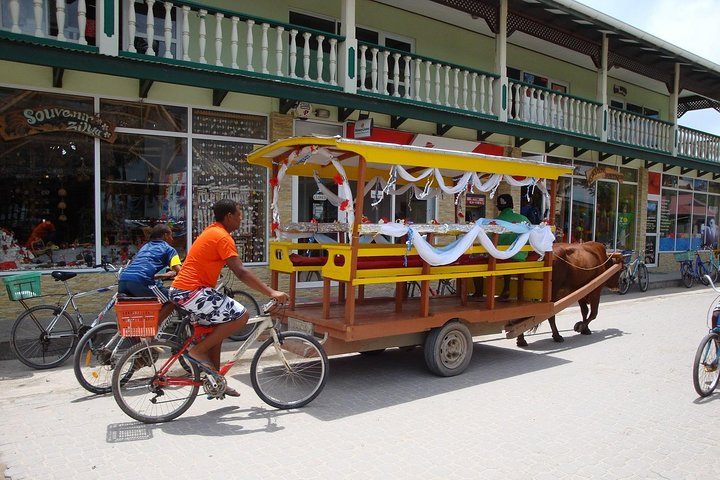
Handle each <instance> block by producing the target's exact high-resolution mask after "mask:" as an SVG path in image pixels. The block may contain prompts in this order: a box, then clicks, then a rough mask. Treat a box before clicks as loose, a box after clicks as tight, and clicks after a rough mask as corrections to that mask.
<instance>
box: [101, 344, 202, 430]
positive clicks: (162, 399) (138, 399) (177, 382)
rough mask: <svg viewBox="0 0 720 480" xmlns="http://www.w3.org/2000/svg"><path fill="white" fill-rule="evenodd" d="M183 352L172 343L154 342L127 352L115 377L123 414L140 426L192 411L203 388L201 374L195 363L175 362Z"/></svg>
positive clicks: (116, 394)
mask: <svg viewBox="0 0 720 480" xmlns="http://www.w3.org/2000/svg"><path fill="white" fill-rule="evenodd" d="M180 348H182V347H180V346H179V345H177V344H175V343H173V342H166V341H152V342H149V343H145V342H141V343H139V344H138V345H135V346H134V347H132V348H130V349H129V350H128V351H127V352H125V355H123V356H122V357H121V358H120V360H118V364H117V365H116V366H115V370H113V376H112V391H113V396H114V397H115V401H116V402H117V404H118V406H119V407H120V408H121V409H122V411H123V412H125V413H126V414H127V415H128V416H130V417H131V418H134V419H135V420H137V421H139V422H143V423H159V422H169V421H170V420H172V419H174V418H177V417H179V416H180V415H182V414H183V413H185V411H186V410H187V409H188V408H190V405H192V404H193V402H194V401H195V397H196V396H197V393H198V389H199V388H200V372H199V371H198V369H197V367H196V366H195V364H193V363H189V362H186V364H185V366H183V365H182V364H181V363H180V362H179V361H177V362H176V361H173V360H172V355H173V352H177V351H178V350H179V349H180ZM168 366H169V369H168V371H167V374H165V375H164V376H162V377H159V376H158V371H159V370H161V369H162V368H163V367H166V368H167V367H168ZM186 369H188V370H189V372H188V371H187V370H186Z"/></svg>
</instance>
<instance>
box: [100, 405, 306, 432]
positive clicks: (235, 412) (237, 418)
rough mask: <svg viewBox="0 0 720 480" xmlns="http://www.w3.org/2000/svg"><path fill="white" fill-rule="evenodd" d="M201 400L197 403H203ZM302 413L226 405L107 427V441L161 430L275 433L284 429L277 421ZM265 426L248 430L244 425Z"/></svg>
mask: <svg viewBox="0 0 720 480" xmlns="http://www.w3.org/2000/svg"><path fill="white" fill-rule="evenodd" d="M200 397H201V398H198V399H197V400H196V401H198V402H199V401H201V400H204V398H202V395H201V396H200ZM300 412H301V411H300V410H275V409H273V408H271V407H267V408H258V407H252V408H241V407H239V406H232V405H231V406H225V407H221V408H218V409H216V410H210V411H208V412H206V413H203V414H200V415H195V416H191V415H189V414H186V415H184V416H182V417H180V418H178V419H176V420H173V421H172V422H168V423H157V424H145V423H140V422H124V423H111V424H110V425H108V427H107V434H106V438H105V441H106V442H107V443H122V442H137V441H142V440H150V439H151V438H153V432H154V431H156V430H161V431H162V432H163V433H166V434H169V435H202V436H205V437H211V436H218V437H225V436H230V435H247V434H250V433H260V432H262V433H273V432H278V431H280V430H284V429H285V427H282V426H279V425H278V423H277V420H278V419H279V418H281V417H284V416H286V415H294V414H298V413H300ZM258 420H262V426H260V427H254V428H247V427H245V426H244V425H258V424H259V422H258Z"/></svg>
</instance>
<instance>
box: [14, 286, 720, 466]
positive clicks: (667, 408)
mask: <svg viewBox="0 0 720 480" xmlns="http://www.w3.org/2000/svg"><path fill="white" fill-rule="evenodd" d="M652 293H653V295H652V296H640V295H639V294H636V293H631V294H629V295H628V296H625V297H619V296H612V297H610V296H605V297H603V305H602V306H601V313H600V318H599V319H598V320H597V321H596V322H595V323H594V324H593V327H594V333H593V335H591V336H581V335H577V334H575V333H574V332H572V325H573V324H574V323H575V321H576V319H577V316H578V309H577V308H571V309H568V310H566V311H565V312H563V314H562V315H560V316H559V317H558V325H559V327H560V329H561V331H562V332H563V334H564V335H565V337H566V341H565V343H563V344H555V343H554V342H552V340H551V339H550V337H549V334H548V330H549V329H548V328H547V326H546V324H543V326H542V328H541V330H540V332H539V333H538V334H536V335H531V336H529V337H528V341H529V342H530V346H529V347H528V348H527V349H519V348H517V347H515V344H514V341H511V340H505V339H504V338H501V337H482V338H478V339H476V340H477V343H476V345H475V350H474V356H473V361H472V363H471V365H470V367H469V369H468V370H467V371H466V372H465V373H464V374H463V375H460V376H458V377H453V378H439V377H435V376H432V375H431V374H429V373H428V372H427V370H426V369H425V366H424V363H423V357H422V350H421V349H415V350H413V351H410V352H400V351H388V352H386V353H385V354H384V355H381V356H377V357H364V356H359V355H352V356H346V357H341V358H335V359H333V360H331V377H330V379H329V382H328V385H327V387H326V389H325V391H324V392H323V393H322V395H321V396H320V397H319V398H318V399H317V400H315V401H314V402H313V403H312V404H310V405H309V406H308V407H306V408H304V409H301V410H298V411H290V412H286V411H277V410H274V409H272V408H269V407H267V406H265V405H264V404H263V403H262V402H261V401H260V400H259V399H258V398H257V396H256V395H255V394H254V392H253V391H252V388H251V387H250V385H249V379H248V377H247V376H246V375H244V374H242V372H241V373H240V374H237V375H234V376H233V379H232V380H231V384H232V385H234V386H235V387H240V388H239V389H240V390H241V391H242V394H243V395H242V397H241V398H239V399H230V400H224V401H208V400H206V399H205V398H199V399H198V401H197V402H196V403H195V404H194V405H193V407H192V408H191V409H190V410H189V411H188V412H187V413H186V414H185V415H184V416H183V417H181V418H180V419H178V420H176V421H173V422H170V423H168V424H163V425H143V424H138V423H136V422H133V421H131V420H130V419H129V418H128V417H126V416H125V415H124V414H123V413H122V412H121V411H120V410H119V408H118V407H117V406H116V405H115V403H114V401H113V399H112V397H109V396H102V397H95V396H88V395H86V393H85V391H84V390H82V389H81V388H80V387H79V386H77V384H76V383H75V379H74V376H73V374H72V370H71V369H70V368H68V367H63V368H59V369H55V370H51V371H43V372H38V371H30V370H28V369H25V367H23V366H21V365H19V364H18V362H15V361H2V362H0V387H1V388H0V412H2V420H1V421H0V462H1V463H5V464H6V465H7V471H6V475H9V476H10V477H11V478H12V479H13V480H21V479H39V478H43V479H55V478H57V479H63V478H68V479H70V478H72V479H86V478H87V479H93V478H98V479H108V478H131V477H137V476H138V475H142V476H143V477H151V478H152V477H154V478H176V479H186V478H187V479H190V478H192V479H197V478H203V477H209V478H218V477H220V476H225V477H229V478H241V479H254V478H263V479H282V480H288V479H344V478H348V479H363V480H366V479H379V478H383V479H385V478H413V479H416V478H423V479H424V478H432V479H435V478H437V479H446V478H453V479H464V478H468V479H553V480H555V479H582V478H588V479H621V478H633V479H635V478H636V479H647V478H658V479H711V478H718V476H720V455H719V454H718V445H719V442H718V440H717V438H718V425H720V403H718V400H720V393H718V394H715V395H713V396H711V397H710V398H708V399H705V400H700V399H698V398H697V396H696V394H695V392H694V390H693V388H692V381H691V365H692V359H693V355H694V352H695V348H696V346H697V343H698V342H699V340H700V338H701V337H702V336H703V334H704V333H705V326H704V320H703V319H704V317H705V314H706V310H707V306H708V305H709V304H710V302H711V301H712V299H713V298H714V296H713V294H712V293H710V292H709V291H708V290H707V289H703V290H700V289H692V290H684V289H672V290H656V291H653V292H652Z"/></svg>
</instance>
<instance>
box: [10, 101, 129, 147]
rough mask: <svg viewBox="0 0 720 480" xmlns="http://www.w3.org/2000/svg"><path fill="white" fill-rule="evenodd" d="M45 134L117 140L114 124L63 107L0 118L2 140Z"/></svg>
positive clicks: (47, 108)
mask: <svg viewBox="0 0 720 480" xmlns="http://www.w3.org/2000/svg"><path fill="white" fill-rule="evenodd" d="M45 132H77V133H82V134H83V135H88V136H91V137H97V138H99V139H100V140H104V141H106V142H108V143H114V142H115V139H116V138H117V134H116V133H115V125H113V124H112V123H109V122H107V121H105V120H103V119H102V118H101V117H100V116H99V115H92V114H90V113H86V112H80V111H78V110H71V109H69V108H63V107H37V108H26V109H24V110H16V111H13V112H9V113H6V114H4V115H0V137H2V139H3V140H16V139H18V138H23V137H28V136H30V135H37V134H38V133H45Z"/></svg>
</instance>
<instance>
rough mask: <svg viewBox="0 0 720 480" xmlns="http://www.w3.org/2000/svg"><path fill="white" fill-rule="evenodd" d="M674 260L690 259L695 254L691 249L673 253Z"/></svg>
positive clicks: (683, 260) (684, 260)
mask: <svg viewBox="0 0 720 480" xmlns="http://www.w3.org/2000/svg"><path fill="white" fill-rule="evenodd" d="M673 255H674V256H675V261H676V262H686V261H688V260H689V261H692V260H693V259H694V258H695V254H694V253H693V252H691V251H687V252H680V253H674V254H673Z"/></svg>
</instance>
